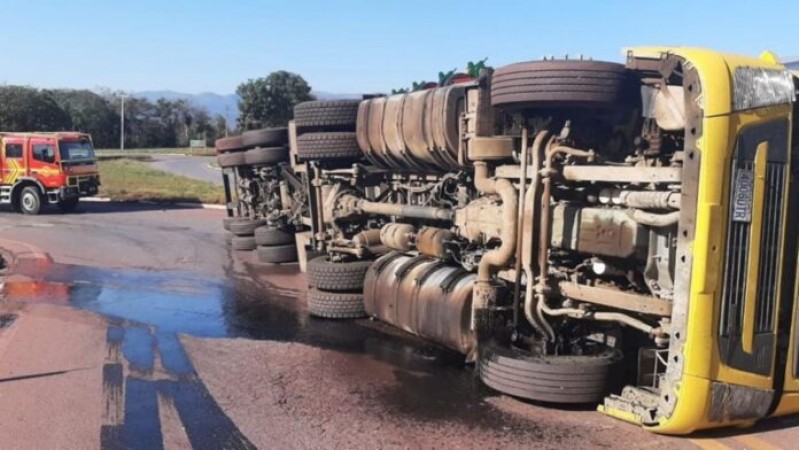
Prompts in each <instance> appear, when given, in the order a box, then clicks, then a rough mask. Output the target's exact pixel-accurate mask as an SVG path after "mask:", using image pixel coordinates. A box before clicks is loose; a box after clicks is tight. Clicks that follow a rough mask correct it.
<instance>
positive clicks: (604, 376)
mask: <svg viewBox="0 0 799 450" xmlns="http://www.w3.org/2000/svg"><path fill="white" fill-rule="evenodd" d="M619 360H621V352H620V351H619V350H616V349H604V350H602V351H600V352H599V353H597V354H595V355H582V356H535V355H531V354H529V353H527V352H524V351H522V350H519V349H515V348H506V347H503V346H499V345H495V344H491V343H487V344H485V345H484V346H482V348H481V350H480V362H479V364H478V373H479V375H480V379H481V380H482V381H483V383H485V384H486V385H487V386H488V387H490V388H492V389H494V390H496V391H499V392H502V393H503V394H507V395H512V396H514V397H520V398H525V399H528V400H536V401H541V402H551V403H596V402H598V401H601V400H602V398H604V397H605V395H606V394H607V389H608V384H609V381H610V372H611V368H612V366H613V365H614V364H615V363H616V362H618V361H619Z"/></svg>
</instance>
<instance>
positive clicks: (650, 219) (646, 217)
mask: <svg viewBox="0 0 799 450" xmlns="http://www.w3.org/2000/svg"><path fill="white" fill-rule="evenodd" d="M633 220H635V221H636V222H638V223H640V224H643V225H649V226H650V227H667V226H670V225H674V224H676V223H677V222H678V221H679V220H680V211H673V212H670V213H666V214H655V213H650V212H646V211H641V210H640V209H635V210H633Z"/></svg>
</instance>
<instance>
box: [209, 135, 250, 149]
mask: <svg viewBox="0 0 799 450" xmlns="http://www.w3.org/2000/svg"><path fill="white" fill-rule="evenodd" d="M214 146H215V147H216V150H217V151H218V152H237V151H241V150H244V149H245V148H247V147H245V146H244V143H243V142H242V139H241V136H230V137H225V138H221V139H217V140H216V142H215V143H214Z"/></svg>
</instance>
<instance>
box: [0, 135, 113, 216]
mask: <svg viewBox="0 0 799 450" xmlns="http://www.w3.org/2000/svg"><path fill="white" fill-rule="evenodd" d="M99 186H100V176H99V174H98V171H97V162H96V160H95V157H94V147H93V145H92V139H91V136H90V135H88V134H85V133H78V132H55V133H5V132H0V204H10V205H12V206H13V208H14V210H15V211H18V212H21V213H23V214H28V215H36V214H39V212H40V211H41V208H42V205H45V204H55V205H57V206H58V207H59V209H61V210H62V211H71V210H73V209H75V207H76V206H77V205H78V202H79V201H80V198H81V197H87V196H92V195H96V194H97V190H98V187H99Z"/></svg>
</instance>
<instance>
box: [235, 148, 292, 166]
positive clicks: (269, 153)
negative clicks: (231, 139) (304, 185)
mask: <svg viewBox="0 0 799 450" xmlns="http://www.w3.org/2000/svg"><path fill="white" fill-rule="evenodd" d="M288 160H289V149H288V148H287V147H265V148H254V149H252V150H247V151H246V152H244V162H245V163H247V165H249V166H253V165H265V164H277V163H281V162H287V161H288Z"/></svg>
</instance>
